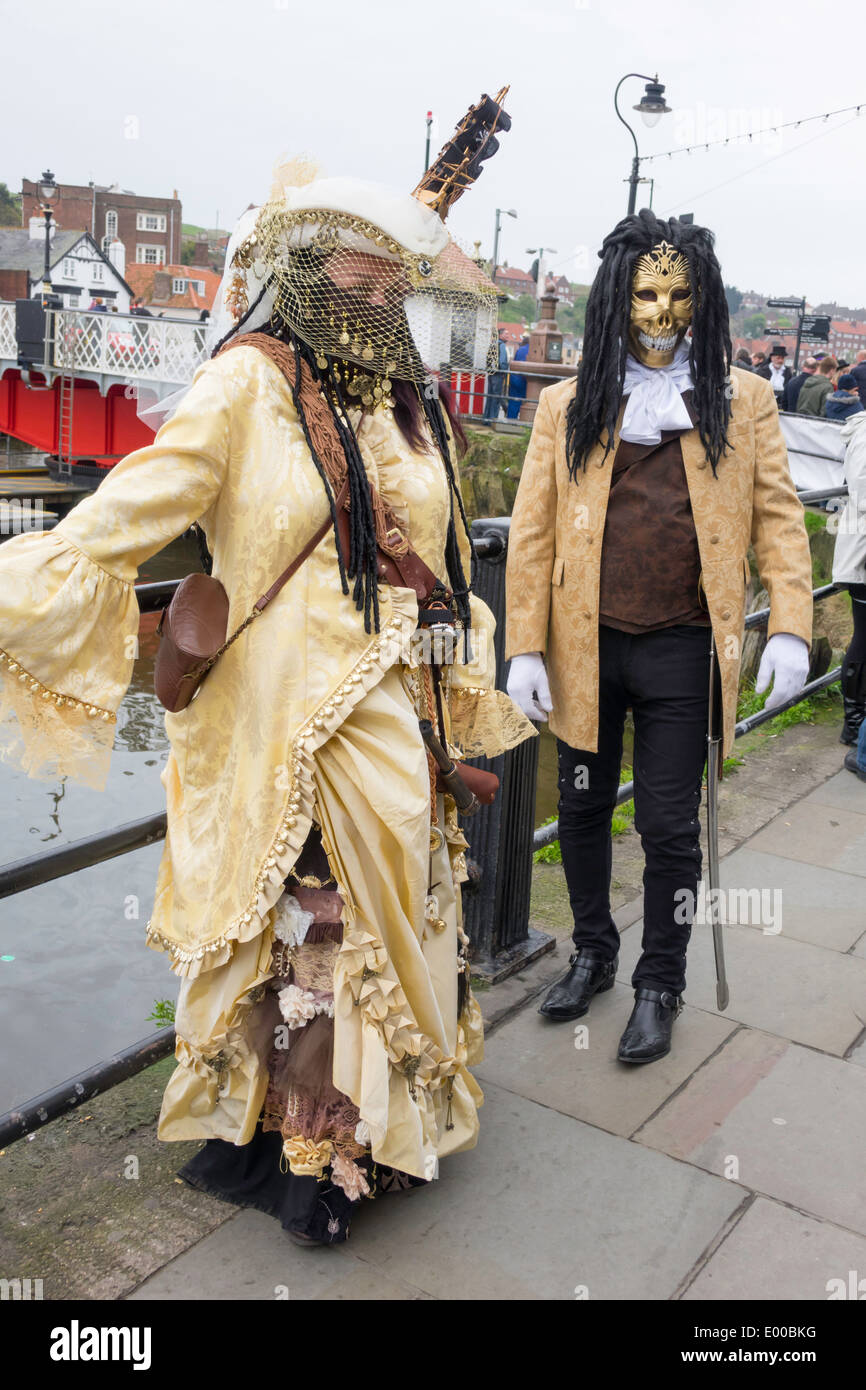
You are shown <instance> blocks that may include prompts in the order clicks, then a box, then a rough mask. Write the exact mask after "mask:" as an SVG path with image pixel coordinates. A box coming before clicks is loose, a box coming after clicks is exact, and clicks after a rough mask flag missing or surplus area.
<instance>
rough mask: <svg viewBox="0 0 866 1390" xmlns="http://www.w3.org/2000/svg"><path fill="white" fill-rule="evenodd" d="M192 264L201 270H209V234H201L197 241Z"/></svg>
mask: <svg viewBox="0 0 866 1390" xmlns="http://www.w3.org/2000/svg"><path fill="white" fill-rule="evenodd" d="M192 263H193V265H194V266H198V267H199V268H200V269H201V270H207V269H208V268H209V261H208V239H207V232H200V233H199V234H198V236H197V237H196V239H195V246H194V247H193V256H192Z"/></svg>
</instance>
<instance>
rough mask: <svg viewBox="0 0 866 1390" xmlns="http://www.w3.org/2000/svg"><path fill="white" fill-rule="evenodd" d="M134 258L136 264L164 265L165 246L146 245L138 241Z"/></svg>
mask: <svg viewBox="0 0 866 1390" xmlns="http://www.w3.org/2000/svg"><path fill="white" fill-rule="evenodd" d="M135 260H136V264H137V265H165V247H164V246H147V245H145V244H144V243H143V242H140V241H139V242H137V243H136V247H135Z"/></svg>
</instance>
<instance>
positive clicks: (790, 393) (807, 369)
mask: <svg viewBox="0 0 866 1390" xmlns="http://www.w3.org/2000/svg"><path fill="white" fill-rule="evenodd" d="M817 370H818V359H817V357H804V358H803V370H802V371H800V372H798V373H797V375H796V376H792V377H791V380H790V381H789V382H788V385H787V386H786V387H785V390H784V392H783V395H782V409H783V410H789V411H790V412H791V414H792V415H793V414H794V412H795V411H796V409H797V397H798V396H799V394H800V387H801V386H802V385H803V382H804V381H807V380H808V379H809V377H810V376H814V375H815V373H816V372H817Z"/></svg>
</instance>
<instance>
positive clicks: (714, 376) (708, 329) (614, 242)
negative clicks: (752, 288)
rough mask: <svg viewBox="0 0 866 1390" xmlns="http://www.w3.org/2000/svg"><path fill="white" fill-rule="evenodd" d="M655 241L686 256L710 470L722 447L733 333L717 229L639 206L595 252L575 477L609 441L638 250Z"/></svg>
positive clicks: (572, 460)
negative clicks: (666, 218)
mask: <svg viewBox="0 0 866 1390" xmlns="http://www.w3.org/2000/svg"><path fill="white" fill-rule="evenodd" d="M660 241H667V242H669V243H670V245H671V246H674V247H676V249H677V250H678V251H681V252H682V254H683V255H684V256H685V258H686V260H687V261H688V263H689V280H690V283H691V292H692V306H693V307H692V323H691V332H692V341H691V345H690V347H689V366H690V368H691V373H692V379H693V380H694V383H695V392H694V405H695V410H696V413H697V426H698V433H699V434H700V437H701V443H702V444H703V446H704V448H705V449H706V451H707V458H708V459H709V461H710V464H711V466H712V470H713V475H714V476H716V467H717V465H718V462H719V459H720V458H721V456H722V453H723V452H724V450H725V449H726V448H727V444H728V440H727V427H728V421H729V419H730V415H731V402H730V387H729V380H730V367H731V334H730V328H729V326H728V303H727V300H726V298H725V287H724V284H723V282H722V272H721V268H720V266H719V263H718V261H717V260H716V255H715V252H714V250H713V244H714V241H715V237H714V236H713V233H712V232H711V231H709V230H708V228H706V227H695V226H693V225H690V224H689V223H685V222H680V221H679V219H678V218H676V217H672V218H670V220H669V221H664V220H662V219H661V218H659V217H656V215H655V213H653V212H651V211H650V210H649V209H648V208H642V209H641V211H640V212H639V213H636V214H632V215H630V216H628V217H624V218H623V219H622V221H621V222H618V223H617V224H616V226H615V227H614V229H613V231H612V232H610V233H609V235H608V236H606V237H605V239H604V242H603V244H602V248H601V250H600V251H599V253H598V254H599V257H600V259H601V267H600V269H599V272H598V274H597V275H596V277H595V280H594V281H593V284H592V289H591V290H590V292H589V299H588V300H587V305H586V329H585V332H584V338H583V360H582V361H581V364H580V368H579V370H578V374H577V390H576V392H575V394H574V396H573V397H572V400H571V402H570V403H569V407H568V416H567V434H566V449H567V454H568V471H569V473H570V475H571V478H572V480H573V481H575V482H576V481H577V475H578V470H579V469H581V468H583V467H585V465H586V460H587V458H588V457H589V454H590V452H591V451H592V449H593V448H594V447H595V446H596V444H599V443H601V442H604V443H605V458H607V455H608V454H609V453H610V451H611V449H612V448H613V434H614V429H615V427H616V421H617V416H618V414H619V407H620V403H621V401H622V388H623V380H624V378H625V365H626V356H627V354H628V350H629V348H628V332H629V320H630V317H631V285H632V274H633V272H634V267H635V262H636V261H637V259H638V257H640V256H643V255H644V254H645V253H646V252H647V251H651V250H652V248H653V247H654V246H656V245H657V244H658V242H660ZM605 431H606V434H607V438H606V439H605V440H604V441H603V440H602V435H603V432H605Z"/></svg>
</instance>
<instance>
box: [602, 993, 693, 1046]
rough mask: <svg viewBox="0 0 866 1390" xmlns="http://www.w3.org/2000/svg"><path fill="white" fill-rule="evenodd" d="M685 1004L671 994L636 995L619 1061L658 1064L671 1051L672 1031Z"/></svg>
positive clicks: (624, 1034) (621, 1043)
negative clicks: (675, 1020) (658, 1059)
mask: <svg viewBox="0 0 866 1390" xmlns="http://www.w3.org/2000/svg"><path fill="white" fill-rule="evenodd" d="M682 1007H683V1006H682V1000H681V999H680V997H679V995H678V994H671V993H670V992H669V991H668V990H658V989H646V988H645V987H644V986H643V985H641V986H640V988H639V989H636V990H635V992H634V1008H633V1009H632V1011H631V1018H630V1019H629V1021H628V1023H627V1024H626V1029H625V1032H624V1033H623V1035H622V1037H621V1038H620V1040H619V1051H618V1052H617V1054H616V1055H617V1057H618V1058H619V1060H620V1061H621V1062H636V1063H643V1062H654V1061H655V1060H656V1058H658V1057H665V1056H667V1054H668V1053H669V1052H670V1050H671V1029H672V1028H673V1024H674V1019H675V1018H676V1017H677V1015H678V1014H679V1013H681V1012H682Z"/></svg>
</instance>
